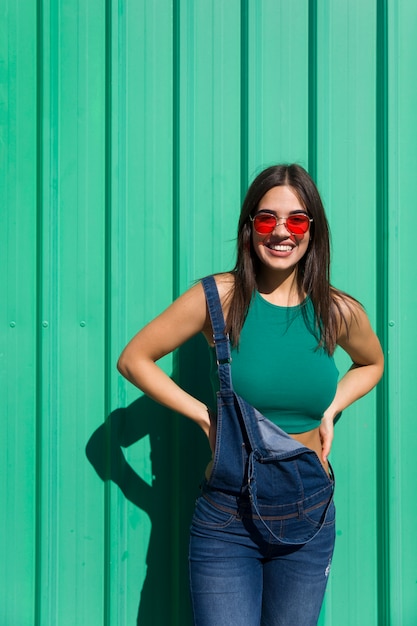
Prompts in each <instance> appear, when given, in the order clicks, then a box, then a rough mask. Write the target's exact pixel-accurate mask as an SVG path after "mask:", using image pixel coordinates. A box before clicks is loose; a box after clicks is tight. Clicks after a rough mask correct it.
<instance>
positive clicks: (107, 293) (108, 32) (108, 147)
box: [103, 0, 113, 626]
mask: <svg viewBox="0 0 417 626" xmlns="http://www.w3.org/2000/svg"><path fill="white" fill-rule="evenodd" d="M104 19H105V24H104V29H105V33H104V42H105V61H104V63H105V105H104V106H105V112H104V124H105V129H104V145H105V149H104V170H105V182H104V184H105V189H104V198H105V200H104V202H105V233H104V251H105V252H104V271H105V276H104V301H105V309H104V315H105V320H104V329H105V336H104V388H105V407H104V410H105V416H108V415H110V410H111V388H112V387H111V379H112V367H111V365H110V364H111V362H112V359H111V337H112V333H111V330H112V310H111V309H112V301H111V277H112V272H111V265H112V254H111V245H112V240H111V233H112V223H111V222H112V130H113V128H112V43H113V30H112V0H106V4H105V18H104ZM105 428H106V436H105V445H106V450H105V466H106V468H107V472H108V473H107V475H108V476H111V468H110V467H109V464H110V462H111V450H110V445H111V441H110V437H111V433H110V420H107V419H106V420H105ZM103 488H104V512H103V513H104V537H103V540H104V546H103V552H104V554H103V557H104V558H103V566H104V571H103V625H104V626H110V622H111V571H110V562H111V555H110V545H111V541H110V540H111V481H105V482H104V486H103Z"/></svg>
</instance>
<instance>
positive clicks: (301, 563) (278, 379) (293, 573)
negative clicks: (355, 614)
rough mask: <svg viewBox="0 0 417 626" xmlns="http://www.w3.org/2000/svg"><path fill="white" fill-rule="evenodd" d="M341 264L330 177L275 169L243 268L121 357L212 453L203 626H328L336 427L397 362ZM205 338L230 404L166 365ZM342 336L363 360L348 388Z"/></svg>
mask: <svg viewBox="0 0 417 626" xmlns="http://www.w3.org/2000/svg"><path fill="white" fill-rule="evenodd" d="M329 264H330V249H329V230H328V225H327V220H326V216H325V213H324V208H323V205H322V202H321V199H320V196H319V194H318V191H317V189H316V186H315V184H314V182H313V181H312V179H311V178H310V176H309V175H308V173H307V172H306V171H305V170H304V169H303V168H302V167H300V166H298V165H290V166H287V165H277V166H274V167H271V168H268V169H267V170H264V171H263V172H261V174H259V176H258V177H257V178H256V179H255V180H254V182H253V183H252V185H251V186H250V188H249V190H248V192H247V195H246V198H245V200H244V202H243V206H242V211H241V215H240V220H239V226H238V251H237V261H236V265H235V267H234V269H233V270H232V271H231V272H226V273H224V274H219V275H216V276H210V277H207V278H205V279H203V281H202V282H201V283H199V284H197V285H195V286H194V287H192V288H191V289H190V290H189V291H187V292H186V293H185V294H183V295H182V296H181V297H180V298H178V300H176V301H175V302H174V303H173V304H172V305H171V306H170V307H169V308H168V309H167V310H166V311H164V312H163V313H162V314H161V315H160V316H159V317H157V318H156V319H155V320H153V321H152V322H151V323H150V324H148V325H147V326H146V327H145V328H144V329H143V330H141V331H140V332H139V333H138V334H137V335H136V336H135V337H134V338H133V339H132V340H131V342H130V343H129V344H128V345H127V346H126V348H125V350H124V351H123V353H122V355H121V356H120V359H119V364H118V366H119V369H120V371H121V373H122V374H123V375H124V376H126V378H128V379H129V380H130V381H131V382H132V383H133V384H135V385H137V386H138V387H140V388H141V389H142V390H143V391H145V393H147V394H148V395H150V396H151V397H152V398H154V399H155V400H157V401H158V402H160V403H162V404H164V405H166V406H168V407H169V408H170V409H173V410H174V411H177V412H180V413H182V414H183V415H185V416H186V417H188V418H190V419H191V420H193V421H195V422H196V423H197V424H198V425H199V426H200V427H201V428H202V429H203V431H204V432H205V434H206V435H207V437H208V439H209V443H210V446H211V449H212V453H213V458H212V460H211V461H210V462H209V464H208V466H207V470H206V480H205V482H204V484H203V485H202V492H201V496H200V498H199V499H198V500H197V504H196V509H195V514H194V517H193V521H192V526H191V539H190V553H189V558H190V583H191V595H192V601H193V609H194V619H195V624H196V625H198V626H219V624H247V625H248V626H259V624H261V623H262V624H269V625H273V624H277V625H278V624H303V625H304V626H314V625H315V624H316V623H317V620H318V616H319V612H320V608H321V604H322V600H323V595H324V591H325V588H326V584H327V578H328V574H329V570H330V563H331V559H332V554H333V547H334V538H335V511H334V505H333V485H334V483H333V473H332V470H331V467H330V465H329V463H328V460H327V457H328V454H329V452H330V448H331V445H332V440H333V433H334V420H335V418H336V417H337V416H338V415H340V413H341V411H343V410H344V409H345V408H346V407H347V406H349V405H350V404H352V403H353V402H354V401H355V400H357V399H358V398H360V397H361V396H362V395H364V394H366V393H367V392H368V391H370V390H371V389H372V388H373V387H374V386H375V385H376V383H377V382H378V380H379V379H380V377H381V375H382V370H383V355H382V351H381V347H380V345H379V341H378V339H377V337H376V335H375V333H374V332H373V330H372V329H371V327H370V324H369V321H368V318H367V316H366V314H365V312H364V310H363V309H362V307H361V306H360V304H359V303H358V302H357V301H356V300H354V299H353V298H352V297H350V296H348V295H346V294H344V293H343V292H341V291H338V290H337V289H335V288H333V287H332V286H331V285H330V283H329ZM199 332H202V333H203V334H204V335H205V337H206V339H207V341H208V343H209V345H210V346H211V347H212V348H214V350H212V353H214V354H213V356H214V358H213V359H212V383H213V384H214V387H215V389H216V390H217V398H218V402H217V407H207V406H206V405H205V404H203V403H202V402H201V401H199V400H198V399H197V398H195V397H193V396H191V395H190V394H188V393H186V392H185V391H184V390H183V389H181V388H180V387H179V386H178V385H177V384H176V383H175V382H174V381H173V380H171V379H170V378H168V376H166V374H164V372H163V371H162V370H161V369H160V368H159V367H158V366H157V365H156V361H157V360H158V359H160V358H161V357H162V356H164V355H166V354H168V353H169V352H172V351H173V350H175V349H176V348H178V347H179V346H180V345H181V344H182V343H184V342H185V341H187V340H188V339H189V338H191V337H192V336H193V335H196V334H197V333H199ZM336 345H340V346H341V347H342V348H343V349H344V350H345V351H346V352H347V354H348V355H349V356H350V357H351V359H352V367H351V368H350V370H349V371H348V372H347V373H346V374H345V375H344V376H343V377H342V378H341V379H340V380H339V381H338V371H337V369H336V366H335V363H334V360H333V353H334V350H335V347H336ZM232 361H233V365H232V366H231V363H232ZM232 374H233V385H232ZM208 383H209V381H207V384H208Z"/></svg>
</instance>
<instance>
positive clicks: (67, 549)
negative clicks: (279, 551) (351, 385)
mask: <svg viewBox="0 0 417 626" xmlns="http://www.w3.org/2000/svg"><path fill="white" fill-rule="evenodd" d="M416 60H417V3H416V2H415V0H401V1H400V0H317V1H314V0H291V2H289V1H287V0H107V1H105V0H101V1H100V0H78V1H77V0H38V1H36V0H2V2H1V5H0V159H1V162H0V203H1V204H0V290H1V291H0V293H1V305H0V315H1V318H0V319H1V325H0V327H1V335H0V409H1V419H0V448H1V452H0V459H1V468H0V502H1V513H0V554H1V558H0V581H1V584H0V626H32V625H33V626H52V625H54V626H55V625H57V626H73V625H74V624H76V625H77V626H128V625H130V626H133V624H136V615H137V613H138V610H139V622H138V623H139V624H140V626H146V625H158V626H162V625H164V626H166V625H167V624H168V625H173V626H188V625H189V624H191V619H190V607H189V601H188V595H187V533H188V525H189V519H190V515H191V511H192V508H193V502H194V499H195V496H196V494H197V492H198V482H199V478H200V476H201V473H202V468H203V467H204V464H205V460H206V458H207V456H208V452H209V451H208V448H207V444H206V442H205V441H204V437H203V436H202V435H201V434H200V432H199V431H197V429H196V428H195V427H194V426H193V425H192V424H190V423H188V422H187V421H186V420H185V419H183V418H181V417H180V416H175V415H172V414H170V413H169V412H167V411H166V410H165V409H162V408H160V407H158V406H156V405H155V404H153V403H152V402H151V401H150V400H148V399H147V398H145V397H143V396H141V394H140V393H139V392H138V391H137V390H135V389H134V388H133V387H131V386H130V385H129V384H127V383H126V382H125V381H124V380H123V379H122V378H121V377H120V376H119V375H118V374H117V372H116V368H115V363H116V360H117V356H118V354H119V352H120V350H121V349H122V347H123V346H124V345H125V343H126V342H127V340H128V339H129V338H130V337H131V336H132V335H133V334H134V333H135V331H136V330H137V329H139V328H140V327H141V326H142V325H143V324H144V323H146V321H147V320H149V319H150V318H152V317H153V316H154V315H156V314H157V313H158V312H159V311H160V310H161V309H163V308H164V307H165V306H166V305H168V304H169V303H170V302H171V301H172V299H173V298H174V297H175V296H176V295H178V294H179V293H180V292H182V291H183V290H184V289H186V288H187V287H188V286H189V285H190V284H191V283H192V282H193V281H194V280H195V279H197V278H199V277H201V276H203V275H205V274H208V273H212V272H215V271H219V270H223V269H228V268H230V267H231V266H232V265H233V262H234V249H235V243H234V237H235V229H236V222H237V216H238V213H239V205H240V201H241V197H242V193H243V191H244V190H245V188H246V186H247V183H248V180H250V179H252V178H253V176H254V175H255V174H256V173H257V172H258V171H259V170H260V169H261V168H262V167H264V166H267V165H269V164H271V163H275V162H280V161H286V162H288V161H297V162H300V163H301V164H303V165H304V166H306V167H307V168H308V169H309V171H310V172H311V173H312V174H313V176H314V177H315V179H316V180H317V183H318V186H319V188H320V190H321V192H322V195H323V198H324V201H325V205H326V207H327V210H328V214H329V219H330V224H331V229H332V234H333V238H332V241H333V258H334V260H333V281H334V283H335V284H336V285H337V286H338V287H340V288H342V289H345V290H346V291H348V292H351V293H352V294H353V295H355V296H356V297H357V298H358V299H359V300H361V301H362V302H363V304H364V305H365V306H366V308H367V310H368V312H369V315H370V317H371V319H372V322H373V324H374V325H375V327H376V329H377V331H378V334H379V336H380V338H381V341H382V342H383V345H384V349H385V353H386V358H387V368H386V374H385V377H384V380H383V382H382V383H381V384H380V386H379V388H378V390H377V391H376V392H373V393H372V394H371V395H369V396H368V397H367V398H365V399H363V400H361V401H360V402H358V403H357V404H356V406H355V407H352V408H350V409H349V410H347V411H346V412H345V413H344V416H343V419H342V420H341V422H340V423H339V424H338V427H337V439H336V442H335V444H334V449H333V452H332V462H333V465H334V467H335V471H336V474H337V493H336V504H337V509H338V525H337V534H338V537H337V547H336V554H335V559H334V565H333V571H332V576H331V582H330V585H329V589H328V592H327V595H326V602H325V606H324V608H323V612H322V617H321V620H320V624H321V626H331V625H332V626H415V625H416V624H417V534H416V532H415V520H414V515H415V513H416V510H417V501H416V491H415V485H416V482H417V470H416V461H415V446H416V440H417V426H416V419H415V411H416V405H417V385H416V384H415V381H414V375H413V374H412V372H413V371H414V367H413V357H414V356H415V351H416V349H417V341H416V339H417V332H416V309H417V290H416V286H417V285H416V278H415V262H414V257H415V251H416V229H415V228H414V223H413V221H411V222H410V221H408V218H410V217H413V216H414V215H415V213H416V208H415V207H416V193H415V185H416V171H417V141H416V135H417V116H416V111H417V81H416ZM206 359H207V354H206V350H205V346H204V342H203V341H202V340H200V339H199V338H196V339H195V340H194V341H192V342H190V343H189V344H187V345H186V346H184V347H183V348H181V349H180V350H179V351H178V353H177V354H175V355H174V356H172V357H167V358H165V359H164V361H163V363H162V366H163V367H164V368H165V370H166V371H167V372H168V373H170V374H172V375H173V376H174V377H175V378H176V379H177V380H179V381H180V382H181V384H183V385H185V386H186V388H187V389H189V390H190V391H192V392H193V393H195V394H197V395H198V396H199V397H201V398H203V399H204V397H205V394H206V393H207V391H206V390H205V387H204V385H203V383H202V380H204V374H205V373H206V368H207V363H206ZM338 364H339V366H340V368H342V369H343V368H345V367H347V360H346V358H344V356H343V355H339V356H338ZM199 371H201V374H199V373H198V372H199Z"/></svg>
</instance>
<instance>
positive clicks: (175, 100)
mask: <svg viewBox="0 0 417 626" xmlns="http://www.w3.org/2000/svg"><path fill="white" fill-rule="evenodd" d="M180 10H181V0H172V236H173V241H172V255H173V259H172V272H173V276H172V298H173V299H175V298H177V297H178V296H179V295H180V291H181V268H180V252H181V239H180V237H181V228H180V217H181V215H180V211H181V208H180V169H181V168H180V158H181V149H180V148H181V147H180V130H181V129H180V123H181V121H180V107H181V102H180V71H181V70H180V56H181V53H180V36H181V34H180ZM172 367H173V372H175V373H176V382H177V383H179V384H180V383H181V369H180V354H179V351H178V350H176V351H175V352H174V354H173V356H172ZM173 417H174V418H175V419H174V420H173V421H172V429H171V437H172V443H173V445H172V468H173V481H172V493H171V497H172V500H171V502H170V506H171V507H172V510H174V511H176V513H175V515H173V519H172V528H171V536H172V538H173V541H172V553H171V572H172V580H173V581H175V585H172V588H171V594H170V595H171V597H170V598H169V601H170V603H171V606H172V610H171V623H172V626H177V624H178V619H179V597H178V594H179V590H178V559H179V553H178V537H179V532H180V531H179V524H180V514H179V511H177V510H176V508H175V503H176V502H179V500H180V494H179V490H180V470H179V467H180V434H179V426H178V415H174V414H173Z"/></svg>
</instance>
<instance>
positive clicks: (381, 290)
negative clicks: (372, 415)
mask: <svg viewBox="0 0 417 626" xmlns="http://www.w3.org/2000/svg"><path fill="white" fill-rule="evenodd" d="M376 46H377V49H376V62H377V67H376V72H377V75H376V92H377V93H376V96H377V97H376V103H377V110H376V210H377V212H378V214H377V216H376V225H377V227H376V229H377V233H376V234H377V245H376V255H377V258H376V261H377V262H376V267H377V268H379V270H378V271H377V285H376V291H377V333H378V336H379V339H380V341H381V344H382V348H383V350H384V353H385V354H386V355H387V350H388V300H387V294H388V264H389V259H388V252H389V250H388V237H387V232H388V221H389V214H388V158H389V157H388V143H389V138H388V8H387V0H377V37H376ZM387 369H388V364H387V363H386V366H385V376H384V377H383V379H382V381H381V382H380V384H379V386H378V388H377V400H376V403H377V421H376V444H377V453H376V463H377V477H376V480H377V563H378V573H377V589H378V624H380V625H381V626H389V624H390V614H391V610H390V590H389V589H390V576H389V572H390V524H389V501H390V497H389V495H390V494H389V464H388V463H387V459H389V414H388V399H389V391H388V371H387Z"/></svg>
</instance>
